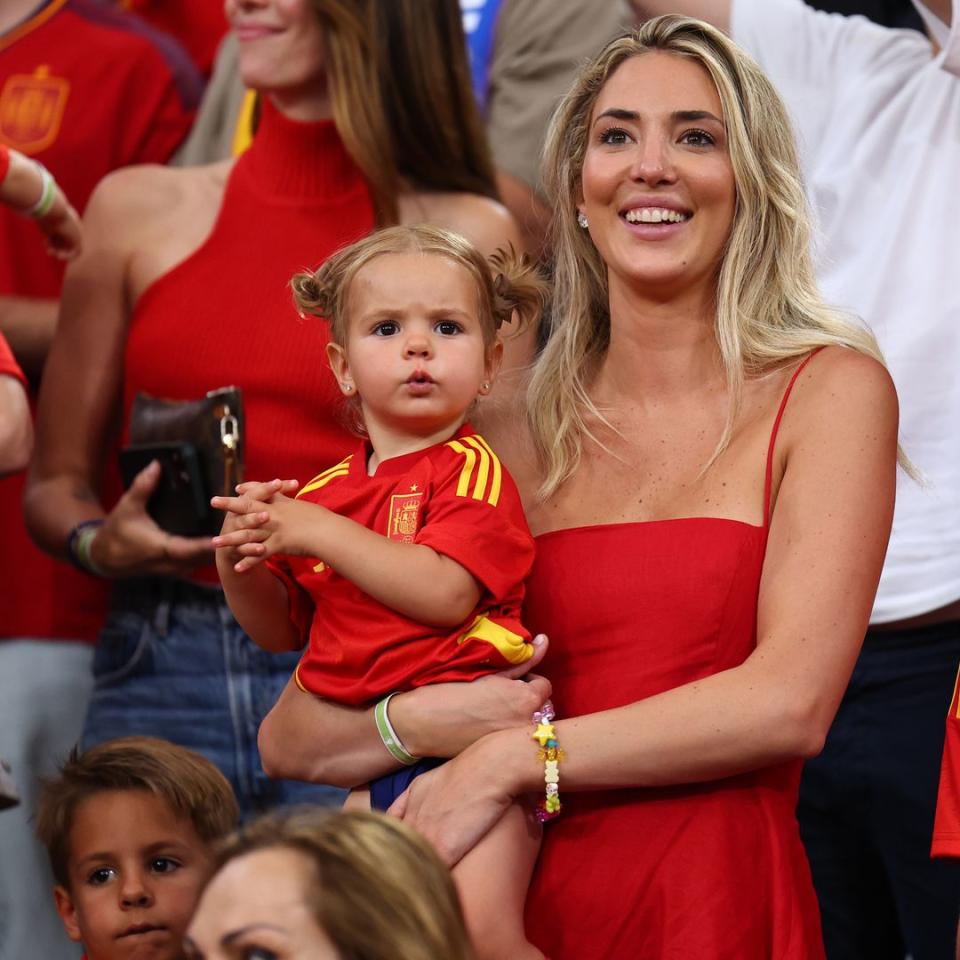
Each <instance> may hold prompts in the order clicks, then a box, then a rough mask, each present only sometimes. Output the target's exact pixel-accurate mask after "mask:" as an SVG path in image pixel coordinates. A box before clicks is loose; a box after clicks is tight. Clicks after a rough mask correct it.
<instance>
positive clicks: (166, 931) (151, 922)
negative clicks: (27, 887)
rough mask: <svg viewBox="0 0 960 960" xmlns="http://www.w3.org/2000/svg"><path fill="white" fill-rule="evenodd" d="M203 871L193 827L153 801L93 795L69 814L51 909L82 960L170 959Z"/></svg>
mask: <svg viewBox="0 0 960 960" xmlns="http://www.w3.org/2000/svg"><path fill="white" fill-rule="evenodd" d="M209 866H210V860H209V854H208V852H207V848H206V844H204V843H203V841H202V840H201V839H200V837H199V836H197V833H196V830H195V829H194V827H193V824H192V823H190V822H189V821H186V820H181V819H178V818H177V817H175V816H174V814H173V811H171V810H170V808H169V807H168V806H167V804H166V803H165V802H164V801H163V800H162V799H160V798H159V797H157V796H155V795H154V794H152V793H150V792H149V791H147V790H111V791H107V792H104V793H99V794H96V795H94V796H92V797H89V798H88V799H87V800H85V801H83V802H82V803H81V804H80V805H79V806H78V807H77V810H76V812H75V814H74V819H73V825H72V827H71V830H70V867H69V875H70V888H69V890H68V889H66V888H64V887H59V886H58V887H57V888H56V890H55V898H56V902H57V910H58V911H59V912H60V916H61V918H62V920H63V923H64V926H65V927H66V929H67V934H68V935H69V936H70V938H71V939H72V940H77V941H81V942H82V943H83V945H84V947H85V948H86V951H87V954H88V956H89V960H127V958H129V960H177V958H179V957H180V955H181V947H182V940H183V934H184V931H185V930H186V927H187V924H188V923H189V921H190V917H191V915H192V913H193V909H194V907H195V906H196V903H197V900H198V898H199V894H200V888H201V887H202V885H203V883H204V881H205V880H206V877H207V875H208V873H209Z"/></svg>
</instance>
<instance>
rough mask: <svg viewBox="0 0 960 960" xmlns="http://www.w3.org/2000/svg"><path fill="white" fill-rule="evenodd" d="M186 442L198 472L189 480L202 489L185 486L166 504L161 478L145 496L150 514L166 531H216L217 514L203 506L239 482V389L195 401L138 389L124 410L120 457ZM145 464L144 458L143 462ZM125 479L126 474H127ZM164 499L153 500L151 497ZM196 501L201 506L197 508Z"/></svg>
mask: <svg viewBox="0 0 960 960" xmlns="http://www.w3.org/2000/svg"><path fill="white" fill-rule="evenodd" d="M175 444H186V445H189V446H192V447H193V448H194V449H195V451H196V460H197V462H198V463H199V471H197V474H196V475H195V476H193V477H192V478H191V480H190V481H189V482H190V484H191V485H193V484H195V483H197V482H199V483H201V484H202V485H203V489H202V490H200V491H198V490H195V489H194V490H191V491H189V492H190V493H191V495H192V496H191V497H189V498H182V499H183V503H171V502H170V500H171V499H172V498H176V493H175V492H174V491H173V489H172V488H171V487H170V485H165V484H164V482H163V481H162V480H161V483H160V485H159V486H158V490H157V493H156V494H155V495H154V497H153V498H151V501H150V504H149V509H150V513H151V515H152V516H154V518H155V519H158V522H160V520H161V518H162V519H163V521H164V522H161V526H163V527H164V529H167V530H170V532H171V533H179V534H183V535H186V536H198V535H202V534H213V533H218V532H219V531H220V526H221V524H222V521H223V514H222V512H221V511H219V510H214V509H213V508H212V507H210V506H209V502H210V497H212V496H233V494H234V488H235V487H236V485H237V484H238V483H242V482H243V460H244V420H243V401H242V397H241V394H240V388H239V387H221V388H220V389H219V390H211V391H210V392H209V393H208V394H207V395H206V396H205V397H201V398H200V399H199V400H166V399H163V398H161V397H152V396H150V395H149V394H146V393H138V394H137V395H136V396H135V397H134V399H133V408H132V409H131V412H130V444H129V446H128V447H126V448H125V449H124V451H123V454H124V455H125V456H128V457H129V456H130V455H131V454H135V453H136V452H140V453H141V454H149V453H150V451H151V450H154V449H158V448H159V447H160V446H162V445H175ZM146 462H149V460H146ZM128 479H129V478H128ZM157 498H159V499H161V500H162V499H164V498H165V499H166V500H167V501H168V502H166V503H162V502H157V503H155V502H154V501H155V499H157ZM197 504H202V505H203V506H201V507H197V506H196V505H197Z"/></svg>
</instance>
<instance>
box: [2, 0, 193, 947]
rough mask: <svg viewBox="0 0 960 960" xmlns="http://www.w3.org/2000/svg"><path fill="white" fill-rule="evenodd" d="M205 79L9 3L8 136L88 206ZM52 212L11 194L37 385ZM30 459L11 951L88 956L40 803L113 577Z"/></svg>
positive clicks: (5, 627)
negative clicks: (47, 531)
mask: <svg viewBox="0 0 960 960" xmlns="http://www.w3.org/2000/svg"><path fill="white" fill-rule="evenodd" d="M201 89H202V80H201V77H200V75H199V72H198V71H197V70H196V69H195V68H194V67H193V65H192V64H191V63H190V61H189V58H188V57H187V56H186V54H185V53H184V52H183V51H182V50H181V49H180V48H179V46H178V45H177V44H176V42H175V41H173V40H172V39H170V38H168V37H166V36H161V35H159V34H157V33H156V32H155V31H152V30H151V29H150V28H149V27H147V26H146V25H145V24H143V23H142V22H141V21H139V20H137V19H135V18H134V17H132V16H130V15H129V14H127V13H124V12H123V11H120V10H117V9H115V8H113V7H112V6H111V5H110V4H108V3H102V2H96V0H6V2H4V3H3V4H2V5H0V143H2V144H4V145H5V146H7V147H9V148H11V149H12V150H16V151H18V152H19V153H20V154H23V155H25V156H26V157H28V158H31V159H33V160H36V161H38V162H39V163H42V164H43V166H44V167H45V168H47V169H48V170H50V172H51V173H52V175H53V176H54V177H55V178H56V181H57V183H59V185H60V187H61V188H62V190H63V193H64V194H65V195H66V197H68V198H69V201H70V202H71V203H72V204H73V205H74V206H75V207H76V208H77V210H79V211H81V212H82V211H83V210H84V208H85V206H86V204H87V200H88V198H89V197H90V194H91V193H92V191H93V189H94V187H95V186H96V184H97V183H98V182H99V181H100V180H101V179H102V178H103V177H104V176H105V175H106V174H107V173H109V172H110V171H112V170H115V169H117V168H118V167H123V166H126V165H128V164H132V163H164V162H166V161H167V160H168V159H169V158H170V156H171V155H172V154H173V152H174V151H175V149H176V148H177V146H178V145H179V143H180V142H181V140H182V139H183V138H184V137H185V136H186V134H187V132H188V130H189V129H190V125H191V123H192V120H193V115H194V112H195V109H196V105H197V103H198V101H199V97H200V93H201ZM46 244H47V241H46V239H45V238H44V236H43V235H42V233H41V232H40V231H38V230H37V225H36V224H35V223H31V222H30V221H29V220H28V219H27V218H24V217H23V216H21V215H20V214H19V213H17V212H16V211H14V210H9V209H5V208H4V209H0V251H2V254H0V331H2V332H3V334H4V335H5V336H6V338H7V340H8V341H9V343H10V346H11V348H12V350H13V353H14V355H15V356H16V358H17V361H18V363H19V365H20V366H21V368H22V369H23V370H24V372H25V374H26V375H27V378H28V380H29V382H30V386H31V391H30V396H31V400H33V399H34V398H35V389H36V387H37V385H38V383H39V380H40V377H41V373H42V370H43V367H44V363H45V359H46V355H47V350H48V347H49V344H50V341H51V338H52V336H53V331H54V328H55V326H56V322H57V311H58V306H59V304H58V300H59V296H60V290H61V285H62V281H63V274H64V266H65V265H64V263H63V261H62V260H61V259H59V258H55V257H51V256H49V255H48V252H47V249H46ZM23 486H24V475H23V474H22V473H16V474H14V475H11V476H9V477H6V478H4V479H3V480H0V529H2V530H3V543H2V546H0V580H2V582H3V601H2V604H0V607H2V610H3V617H2V618H0V755H3V756H5V757H6V759H7V760H8V761H9V762H10V764H11V766H12V768H13V774H14V776H15V778H16V782H17V785H18V787H19V789H20V791H21V794H22V798H23V803H22V805H21V807H20V808H19V809H17V810H12V811H10V812H9V813H7V814H5V815H4V817H3V818H2V822H0V848H2V849H3V851H4V854H3V857H2V858H0V913H2V914H3V915H5V916H8V917H9V918H10V923H9V924H6V925H4V926H3V928H2V929H0V955H3V956H8V955H9V956H18V957H26V956H38V957H39V956H42V957H44V958H49V960H60V958H61V957H71V956H75V955H76V954H75V952H74V950H75V948H73V947H72V946H71V945H70V944H69V943H68V941H67V940H66V938H65V937H64V934H63V931H62V927H61V925H60V923H59V921H58V920H57V918H56V915H55V913H54V911H53V909H52V904H51V906H50V908H49V909H48V910H46V911H44V910H43V904H45V903H47V902H48V900H49V897H48V894H47V891H48V890H49V884H50V877H49V872H48V870H47V867H46V864H45V861H44V857H43V854H42V851H41V850H40V847H39V845H38V844H37V843H36V841H35V840H34V839H33V837H32V833H31V830H30V828H29V824H28V823H27V816H28V813H29V809H30V807H31V806H32V802H33V797H34V794H35V789H36V782H37V780H36V778H37V776H38V775H40V774H49V773H52V772H53V769H54V763H55V762H56V761H57V760H59V759H62V757H63V756H64V755H65V754H66V752H67V751H68V750H69V748H70V747H71V746H72V745H73V743H74V742H75V741H76V738H77V735H78V733H79V730H80V726H81V724H82V721H83V714H84V710H85V708H86V701H87V696H88V692H89V689H90V683H91V680H90V672H91V670H90V663H91V658H92V654H93V648H92V643H93V639H94V636H95V634H96V632H97V630H98V629H99V626H100V624H101V622H102V620H103V616H104V612H105V609H106V590H105V589H104V587H103V585H102V584H100V583H98V582H97V581H95V580H94V579H93V578H91V577H89V576H86V575H85V574H83V573H81V572H79V571H77V570H73V569H72V568H70V567H68V566H66V565H64V564H59V563H56V562H55V561H54V560H53V559H52V558H51V557H48V556H45V555H44V554H43V553H42V552H41V551H40V550H39V549H38V548H37V547H36V546H34V544H33V543H32V542H31V540H30V538H29V536H28V535H27V531H26V528H25V526H24V522H23V517H22V511H21V500H22V496H23Z"/></svg>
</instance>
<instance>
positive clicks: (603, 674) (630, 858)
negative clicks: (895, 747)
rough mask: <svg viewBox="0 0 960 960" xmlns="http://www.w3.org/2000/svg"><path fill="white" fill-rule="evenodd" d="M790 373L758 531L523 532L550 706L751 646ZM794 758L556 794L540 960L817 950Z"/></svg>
mask: <svg viewBox="0 0 960 960" xmlns="http://www.w3.org/2000/svg"><path fill="white" fill-rule="evenodd" d="M808 360H809V358H808ZM805 362H806V361H805ZM801 369H803V365H801V367H800V368H799V369H798V370H797V372H796V374H794V377H793V378H792V379H791V381H790V383H789V385H788V386H787V389H786V391H785V393H784V397H783V400H782V402H781V405H780V409H779V411H778V413H777V418H776V420H775V422H774V426H773V430H772V434H771V437H770V446H769V451H768V454H767V472H766V483H765V490H764V502H765V509H764V513H765V520H764V525H763V526H762V527H756V526H753V525H751V524H747V523H742V522H740V521H733V520H723V519H715V518H701V517H692V518H686V519H680V520H663V521H653V522H649V523H617V524H609V525H603V526H595V527H577V528H573V529H567V530H558V531H555V532H552V533H547V534H544V535H542V536H540V537H538V538H537V559H536V563H535V566H534V569H533V573H532V575H531V579H530V581H529V584H528V589H527V603H526V608H525V611H524V623H527V624H529V626H530V627H531V628H535V629H536V630H537V631H538V632H539V631H542V632H544V633H546V634H548V635H549V637H550V656H549V666H548V669H547V672H548V674H549V676H550V679H551V680H552V681H553V690H554V702H555V703H556V704H557V708H558V712H559V714H560V716H575V715H579V714H586V713H594V712H596V711H599V710H607V709H610V708H613V707H618V706H622V705H624V704H628V703H632V702H634V701H637V700H642V699H644V698H645V697H650V696H653V695H654V694H657V693H661V692H663V691H665V690H670V689H671V688H673V687H677V686H680V685H681V684H685V683H689V682H690V681H694V680H698V679H701V678H703V677H706V676H710V675H711V674H714V673H718V672H720V671H721V670H726V669H728V668H730V667H735V666H737V665H738V664H740V663H742V662H743V661H744V660H745V659H746V658H747V657H748V656H749V655H750V653H751V651H752V650H753V649H754V647H755V645H756V622H757V595H758V592H759V585H760V573H761V568H762V566H763V557H764V551H765V549H766V540H767V524H768V522H769V503H770V480H771V465H772V459H771V458H772V455H773V449H774V443H775V441H776V435H777V429H778V427H779V424H780V419H781V416H782V415H783V411H784V408H785V405H786V402H787V399H788V397H789V395H790V391H791V389H792V387H793V384H794V383H795V381H796V377H797V375H798V374H799V373H800V370H801ZM800 767H801V764H800V762H799V761H797V762H790V763H784V764H781V765H778V766H775V767H768V768H765V769H762V770H757V771H754V772H752V773H748V774H743V775H739V776H735V777H730V778H728V779H725V780H718V781H712V782H708V783H699V784H692V785H684V786H677V787H668V788H656V789H639V788H634V789H629V790H618V791H608V792H602V793H578V794H570V793H568V794H565V795H564V797H563V814H562V815H561V816H560V817H559V818H558V819H557V820H555V821H553V822H551V823H549V824H547V826H546V829H545V839H544V845H543V850H542V853H541V857H540V861H539V863H538V866H537V872H536V875H535V877H534V882H533V886H532V889H531V893H530V896H529V898H528V901H527V933H528V936H529V937H530V939H531V940H532V942H533V943H535V944H536V945H537V946H538V947H539V948H540V949H541V950H543V951H544V952H545V953H546V955H547V956H548V957H550V958H551V960H694V958H696V960H822V958H823V955H824V954H823V944H822V939H821V934H820V918H819V912H818V909H817V902H816V898H815V895H814V891H813V885H812V882H811V879H810V870H809V867H808V865H807V859H806V854H805V853H804V850H803V847H802V846H801V843H800V835H799V831H798V828H797V822H796V818H795V815H794V810H795V807H796V802H797V788H798V784H799V780H800Z"/></svg>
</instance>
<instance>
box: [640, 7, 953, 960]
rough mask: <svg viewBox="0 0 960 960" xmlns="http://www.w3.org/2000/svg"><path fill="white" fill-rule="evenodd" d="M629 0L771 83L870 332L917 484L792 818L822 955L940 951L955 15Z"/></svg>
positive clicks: (822, 274) (948, 612)
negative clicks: (806, 867) (725, 40)
mask: <svg viewBox="0 0 960 960" xmlns="http://www.w3.org/2000/svg"><path fill="white" fill-rule="evenodd" d="M633 3H634V7H635V9H636V10H637V12H638V14H639V15H640V16H641V17H649V16H655V15H657V14H661V13H682V14H688V15H692V16H698V17H701V18H702V19H705V20H709V21H711V22H713V23H714V24H716V25H717V26H719V27H721V28H722V29H724V30H726V31H727V32H729V33H730V34H731V36H732V37H733V38H734V40H736V41H737V42H738V43H739V44H741V45H742V46H743V47H744V48H746V49H747V50H748V51H749V52H750V53H751V54H752V55H753V56H754V57H755V58H756V59H757V60H758V61H759V62H760V64H761V66H763V67H764V69H765V70H766V72H767V73H768V75H769V76H770V78H771V79H772V80H773V82H774V83H775V84H776V86H777V87H778V89H779V90H780V92H781V94H782V96H783V98H784V100H785V101H786V103H787V106H788V107H789V108H790V111H791V113H792V115H793V117H794V122H795V125H796V130H797V134H798V141H799V144H800V150H801V156H802V158H803V162H804V172H805V176H806V180H807V184H808V190H809V194H810V198H811V201H812V204H813V207H814V210H815V213H816V215H817V218H818V220H819V225H820V231H821V235H822V236H821V241H820V244H819V249H818V265H819V280H820V285H821V287H822V289H823V292H824V294H825V296H826V299H827V300H828V301H830V302H832V303H834V304H836V305H838V306H840V307H844V308H846V309H848V310H850V311H851V312H852V313H855V314H857V315H858V316H860V317H862V318H863V319H864V320H865V321H866V322H867V323H868V324H869V326H870V327H871V328H872V329H873V331H874V332H875V333H876V335H877V338H878V340H879V342H880V346H881V347H882V349H883V351H884V353H885V354H886V357H887V361H888V363H889V365H890V369H891V372H892V374H893V377H894V380H895V382H896V384H897V389H898V392H899V396H900V404H901V438H902V441H903V444H904V446H905V448H906V450H907V453H908V455H909V456H910V457H911V458H912V459H913V460H914V462H915V463H916V464H917V466H918V467H919V468H920V469H921V470H922V472H923V473H924V475H925V477H926V479H927V485H926V486H923V487H921V486H920V485H918V484H916V483H914V482H913V481H911V480H910V479H909V478H907V477H906V476H901V477H900V483H899V487H898V491H897V508H896V514H895V518H894V522H893V535H892V537H891V540H890V547H889V550H888V552H887V560H886V564H885V567H884V571H883V576H882V578H881V581H880V589H879V592H878V595H877V600H876V605H875V607H874V611H873V615H872V618H871V628H870V631H869V632H868V634H867V638H866V640H865V643H864V649H863V653H862V655H861V657H860V660H859V661H858V664H857V667H856V670H855V671H854V674H853V678H852V679H851V682H850V686H849V688H848V691H847V694H846V696H845V698H844V701H843V704H842V705H841V707H840V711H839V713H838V715H837V719H836V721H835V723H834V727H833V729H832V730H831V733H830V736H829V738H828V740H827V745H826V747H825V749H824V752H823V754H822V755H821V756H820V757H818V758H817V759H816V760H814V761H811V762H810V763H809V764H808V765H807V769H806V772H805V776H804V784H803V788H802V790H801V802H800V808H799V811H798V812H799V815H800V821H801V827H802V829H803V836H804V841H805V843H806V845H807V851H808V855H809V857H810V861H811V867H812V869H813V875H814V882H815V884H816V887H817V892H818V896H819V898H820V905H821V913H822V916H823V925H824V939H825V943H826V947H827V955H828V957H829V958H830V960H841V958H843V960H846V958H850V960H854V958H856V960H860V958H868V957H869V958H870V960H883V958H887V957H889V958H897V960H902V958H903V957H904V955H905V954H906V953H908V952H909V953H910V954H911V955H912V956H913V958H914V960H927V958H932V960H935V958H946V957H952V956H953V955H954V953H953V942H954V937H955V934H956V925H957V914H958V903H960V865H957V864H954V863H947V862H932V861H930V859H929V850H930V836H931V832H932V826H933V813H934V806H935V802H936V791H937V777H938V773H939V763H940V753H941V750H942V746H943V731H944V717H945V715H946V712H947V708H948V705H949V703H950V700H951V693H952V689H953V683H954V675H955V673H956V670H957V662H958V659H960V437H958V435H957V434H958V431H960V281H958V278H960V24H958V22H957V21H958V19H960V14H958V12H955V11H953V10H952V8H951V0H926V6H923V5H922V4H920V3H919V2H917V4H916V5H917V7H918V9H919V10H920V13H921V15H922V16H923V17H924V20H925V22H926V24H927V27H928V30H929V33H930V39H929V40H928V39H927V38H926V37H924V36H923V35H922V34H920V33H917V32H915V31H910V30H891V29H888V28H886V27H881V26H878V25H877V24H874V23H871V22H870V21H868V20H866V19H864V18H863V17H844V16H840V15H838V14H827V13H822V12H818V11H815V10H813V9H812V8H810V7H808V6H806V5H805V4H804V3H802V2H801V0H633ZM951 23H952V30H951ZM842 415H843V411H842V410H838V411H837V416H842Z"/></svg>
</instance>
